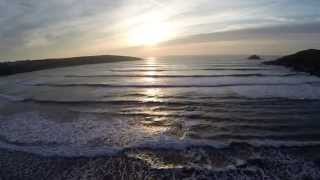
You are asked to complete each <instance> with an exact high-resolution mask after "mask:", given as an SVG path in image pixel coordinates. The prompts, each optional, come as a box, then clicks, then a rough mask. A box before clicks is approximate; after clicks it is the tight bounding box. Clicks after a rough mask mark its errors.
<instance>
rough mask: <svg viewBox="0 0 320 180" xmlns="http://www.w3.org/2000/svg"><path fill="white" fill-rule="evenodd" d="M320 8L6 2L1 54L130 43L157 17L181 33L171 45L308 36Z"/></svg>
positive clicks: (145, 0)
mask: <svg viewBox="0 0 320 180" xmlns="http://www.w3.org/2000/svg"><path fill="white" fill-rule="evenodd" d="M319 6H320V1H318V0H306V1H303V2H302V1H298V0H282V1H276V0H256V1H252V0H232V1H231V0H225V1H220V0H197V1H185V0H167V1H160V0H81V1H79V0H45V1H44V0H0V27H1V28H0V59H8V58H38V57H52V56H69V55H86V54H88V53H90V54H94V53H108V52H112V50H114V49H125V48H130V47H129V46H128V44H126V38H127V37H126V36H127V34H129V32H130V31H131V30H133V29H135V28H137V27H140V26H142V25H143V24H144V23H146V22H145V19H146V18H145V17H152V16H155V17H158V18H159V21H163V22H164V23H165V24H169V25H170V26H172V29H175V31H176V33H175V34H176V36H175V37H174V38H176V39H177V40H172V41H170V42H168V43H167V44H166V45H170V44H177V43H201V42H214V41H232V40H233V41H235V40H242V39H248V40H250V39H252V40H253V39H263V38H264V39H268V38H269V37H271V36H273V37H279V36H280V37H281V38H286V39H290V38H292V39H294V38H296V37H295V36H294V35H287V34H288V33H287V34H286V33H283V32H289V34H299V36H304V37H305V38H302V39H308V37H310V35H308V34H309V33H316V32H318V30H319V27H318V25H316V22H319V16H320V11H319V10H318V7H319ZM297 24H305V25H297ZM312 24H313V25H312ZM239 29H243V30H239ZM293 29H294V30H293ZM221 31H227V32H221ZM292 31H296V32H292ZM298 31H299V32H298Z"/></svg>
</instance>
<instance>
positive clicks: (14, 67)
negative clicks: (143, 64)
mask: <svg viewBox="0 0 320 180" xmlns="http://www.w3.org/2000/svg"><path fill="white" fill-rule="evenodd" d="M140 59H141V58H137V57H129V56H112V55H101V56H83V57H71V58H60V59H42V60H25V61H15V62H2V63H0V76H7V75H12V74H17V73H25V72H31V71H37V70H44V69H53V68H60V67H69V66H79V65H86V64H99V63H110V62H119V61H133V60H140Z"/></svg>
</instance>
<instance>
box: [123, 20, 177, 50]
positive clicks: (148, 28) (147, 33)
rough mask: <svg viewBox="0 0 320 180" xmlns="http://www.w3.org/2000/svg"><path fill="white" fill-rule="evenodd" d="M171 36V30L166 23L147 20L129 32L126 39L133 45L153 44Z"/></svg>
mask: <svg viewBox="0 0 320 180" xmlns="http://www.w3.org/2000/svg"><path fill="white" fill-rule="evenodd" d="M172 36H173V31H172V29H171V27H170V25H169V24H168V23H163V22H149V21H147V22H145V23H143V24H142V25H141V26H139V27H137V28H135V29H134V30H133V31H132V32H131V33H129V37H128V41H129V44H130V45H134V46H155V45H157V44H159V43H161V42H163V41H166V40H169V39H170V38H171V37H172Z"/></svg>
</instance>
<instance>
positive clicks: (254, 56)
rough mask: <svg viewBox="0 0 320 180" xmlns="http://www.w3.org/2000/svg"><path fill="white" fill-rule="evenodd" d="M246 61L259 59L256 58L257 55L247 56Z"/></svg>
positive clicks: (258, 57)
mask: <svg viewBox="0 0 320 180" xmlns="http://www.w3.org/2000/svg"><path fill="white" fill-rule="evenodd" d="M248 59H250V60H260V59H261V57H260V56H258V55H252V56H249V57H248Z"/></svg>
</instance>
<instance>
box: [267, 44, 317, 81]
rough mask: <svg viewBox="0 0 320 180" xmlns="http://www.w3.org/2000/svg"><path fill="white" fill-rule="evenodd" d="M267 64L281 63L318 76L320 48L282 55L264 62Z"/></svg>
mask: <svg viewBox="0 0 320 180" xmlns="http://www.w3.org/2000/svg"><path fill="white" fill-rule="evenodd" d="M264 64H268V65H281V66H286V67H289V68H292V69H294V70H297V71H303V72H308V73H310V74H313V75H317V76H320V50H317V49H309V50H305V51H300V52H298V53H295V54H292V55H288V56H284V57H282V58H280V59H278V60H275V61H269V62H265V63H264Z"/></svg>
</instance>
